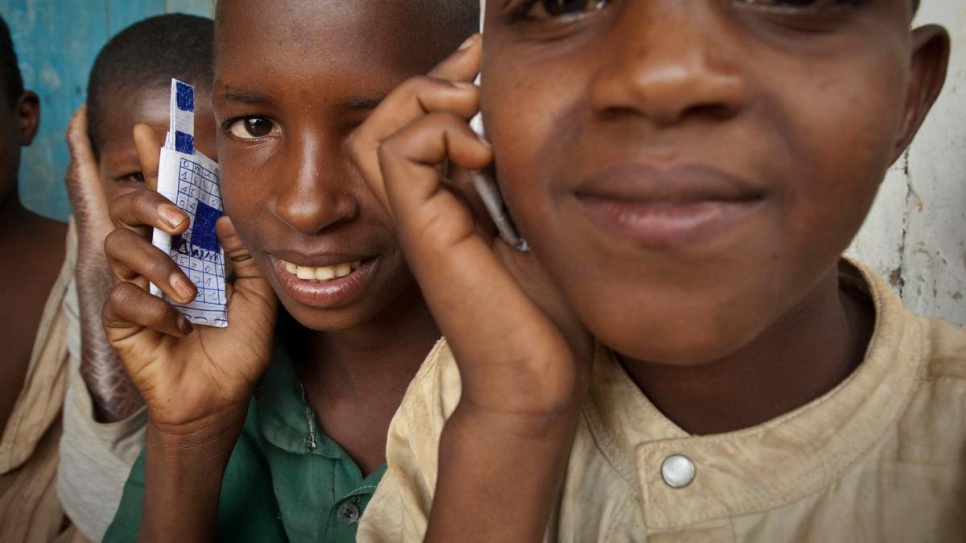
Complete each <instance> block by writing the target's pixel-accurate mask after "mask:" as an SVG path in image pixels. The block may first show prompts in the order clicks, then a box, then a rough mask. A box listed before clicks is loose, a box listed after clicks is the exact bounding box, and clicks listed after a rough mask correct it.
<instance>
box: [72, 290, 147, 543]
mask: <svg viewBox="0 0 966 543" xmlns="http://www.w3.org/2000/svg"><path fill="white" fill-rule="evenodd" d="M77 300H78V298H77V287H76V283H74V282H73V281H71V284H70V287H69V288H68V292H67V296H66V297H65V300H64V309H65V313H66V314H67V317H68V332H67V333H68V350H69V351H70V362H69V367H68V378H67V396H66V398H65V400H64V415H63V417H64V432H63V435H62V437H61V442H60V465H59V469H58V471H57V493H58V495H59V497H60V501H61V503H62V505H63V507H64V511H65V512H66V513H67V515H68V516H69V517H70V519H71V520H72V521H73V522H74V524H75V525H76V526H77V528H78V529H79V530H80V531H81V533H83V534H84V535H85V536H86V537H87V538H89V539H91V540H94V541H99V540H101V539H102V538H103V537H104V532H105V531H106V530H107V526H108V524H110V522H111V519H112V518H114V514H115V512H116V511H117V507H118V504H119V502H120V501H121V493H122V491H123V489H124V482H125V480H126V479H127V477H128V474H129V472H130V471H131V466H132V464H134V461H135V459H136V458H137V456H138V453H139V452H140V451H141V449H142V448H143V447H144V427H145V424H146V423H147V412H146V410H144V409H142V410H141V411H139V412H138V413H136V414H134V415H132V416H131V417H130V418H128V419H125V420H122V421H118V422H114V423H109V424H105V423H99V422H97V421H96V420H95V418H94V406H93V400H92V399H91V396H90V393H89V392H88V391H87V385H86V384H85V382H84V378H83V377H82V376H81V373H80V317H79V312H78V301H77ZM139 510H140V509H139Z"/></svg>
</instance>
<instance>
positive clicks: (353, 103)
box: [343, 95, 386, 109]
mask: <svg viewBox="0 0 966 543" xmlns="http://www.w3.org/2000/svg"><path fill="white" fill-rule="evenodd" d="M385 99H386V96H385V95H381V96H360V97H355V98H349V99H347V100H345V101H344V102H343V107H344V108H345V109H376V108H377V107H379V104H381V103H382V101H383V100H385Z"/></svg>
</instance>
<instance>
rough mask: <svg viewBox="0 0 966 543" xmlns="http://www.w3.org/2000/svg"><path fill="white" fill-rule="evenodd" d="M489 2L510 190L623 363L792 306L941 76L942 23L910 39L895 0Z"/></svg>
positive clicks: (668, 356) (676, 360)
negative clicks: (919, 91)
mask: <svg viewBox="0 0 966 543" xmlns="http://www.w3.org/2000/svg"><path fill="white" fill-rule="evenodd" d="M490 4H491V5H490V6H489V8H488V12H487V20H486V25H487V26H486V41H485V47H486V50H485V56H484V59H485V61H484V70H483V81H484V86H483V95H482V100H483V111H484V119H485V123H486V127H487V132H488V134H489V136H490V138H491V139H492V142H493V144H494V148H495V151H496V156H497V176H498V178H499V179H500V183H501V186H502V188H503V190H504V195H505V197H506V200H507V203H508V206H509V207H510V210H511V212H512V214H513V215H514V217H515V219H516V221H517V224H518V225H519V227H520V229H521V231H522V233H523V235H524V237H525V238H526V239H527V240H528V242H529V243H530V245H531V247H532V248H533V251H534V252H535V253H536V254H537V256H538V257H539V258H540V259H541V260H542V261H543V262H544V263H545V264H546V265H547V267H548V269H549V271H550V273H551V274H552V275H553V277H554V279H555V280H556V281H557V282H558V283H559V285H560V286H561V288H562V290H563V292H564V295H565V296H566V297H567V298H568V300H569V301H570V303H571V304H572V306H573V307H574V308H575V309H576V311H577V312H578V314H579V315H580V317H581V318H582V320H583V321H584V322H585V324H586V325H587V326H588V327H589V328H590V330H591V331H592V332H593V333H594V334H595V335H597V337H599V338H600V339H601V340H602V341H603V342H604V343H605V344H607V345H609V346H611V347H612V348H614V349H615V350H617V351H618V352H620V353H622V354H624V355H625V356H628V357H631V358H636V359H639V360H648V361H652V362H662V363H671V364H697V363H703V362H709V361H713V360H717V359H720V358H722V357H725V356H728V355H730V354H732V353H734V352H735V351H737V350H738V349H740V348H742V347H743V346H745V345H748V344H749V343H750V342H752V341H753V340H754V339H755V338H756V337H759V336H760V335H761V334H762V333H763V332H764V331H765V330H767V329H768V328H769V327H771V326H774V325H775V323H776V322H779V321H780V320H781V319H782V317H784V316H786V315H789V314H790V313H792V312H795V311H800V310H801V308H803V307H806V306H807V305H808V299H809V297H810V296H812V295H813V292H814V291H815V290H816V285H818V284H819V283H820V281H821V279H822V278H824V277H828V275H829V274H830V273H834V268H835V263H836V262H837V259H838V258H839V256H840V255H841V253H842V251H843V250H844V249H845V248H846V246H847V245H848V243H849V242H850V240H851V239H852V237H853V235H854V234H855V232H856V231H857V230H858V228H859V226H860V225H861V223H862V221H863V219H864V217H865V215H866V213H867V211H868V209H869V207H870V206H871V204H872V201H873V199H874V197H875V194H876V191H877V189H878V186H879V183H880V181H881V179H882V178H883V175H884V173H885V171H886V169H887V168H888V166H889V165H890V164H891V163H892V162H893V160H895V159H896V157H897V156H898V155H899V153H900V152H901V150H902V149H903V148H904V147H905V145H906V144H907V143H908V139H909V138H910V137H911V133H912V132H914V130H915V128H916V126H917V121H918V119H919V118H920V117H921V115H924V111H925V109H928V105H929V103H930V102H931V99H932V98H934V94H933V95H932V97H931V98H930V97H929V96H930V93H929V91H927V92H926V93H925V94H924V95H923V96H926V97H927V98H925V99H924V100H922V101H920V100H918V99H913V100H908V97H909V96H910V93H909V91H910V89H911V88H916V83H917V82H922V83H924V85H925V86H930V85H931V87H930V88H933V87H936V84H937V82H936V80H938V85H940V86H941V82H942V73H943V69H944V62H943V57H944V52H945V41H944V40H943V38H942V33H941V32H940V31H939V30H937V29H936V28H932V29H930V30H926V31H924V32H919V33H918V34H917V35H916V38H914V37H913V34H912V33H911V32H910V31H909V24H910V6H909V5H907V4H906V2H905V0H872V1H868V2H844V1H843V2H837V1H834V0H827V1H825V0H816V1H815V2H799V1H784V0H762V1H759V2H738V1H735V2H719V1H711V0H688V1H681V0H649V1H647V2H644V1H636V0H611V1H580V2H568V1H563V0H544V1H540V0H538V1H536V2H532V1H531V2H524V1H519V0H512V1H508V2H498V3H497V2H491V3H490ZM929 37H931V38H932V39H931V40H930V39H926V38H929ZM924 42H927V43H928V44H929V45H928V46H926V47H920V46H921V45H922V44H923V43H924ZM914 51H915V52H917V53H918V54H916V55H913V53H914ZM910 65H913V66H914V67H916V69H914V70H912V71H910ZM930 77H932V80H931V81H932V83H929V81H930V79H929V78H930ZM917 78H918V79H917ZM934 90H937V89H934ZM907 103H911V104H913V105H911V106H908V105H907ZM919 106H922V107H921V108H920V110H917V109H916V108H917V107H919ZM907 120H911V121H912V122H909V123H907V122H906V121H907ZM588 263H593V264H588Z"/></svg>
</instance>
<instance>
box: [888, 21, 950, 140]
mask: <svg viewBox="0 0 966 543" xmlns="http://www.w3.org/2000/svg"><path fill="white" fill-rule="evenodd" d="M912 46H913V52H912V66H911V75H910V78H909V94H908V96H907V97H906V107H905V115H904V116H903V123H902V131H900V132H899V137H898V139H897V140H896V151H895V154H896V157H894V158H898V155H900V154H902V152H903V151H905V149H906V147H908V146H909V144H910V143H911V142H912V138H913V137H914V136H915V135H916V132H918V131H919V127H920V126H921V125H922V121H923V120H924V119H925V118H926V114H927V113H929V110H930V109H931V108H932V105H933V103H935V101H936V98H938V97H939V93H940V92H941V91H942V88H943V83H945V81H946V68H947V66H948V65H949V48H950V45H949V34H948V33H947V32H946V29H945V28H943V27H941V26H939V25H925V26H921V27H919V28H916V29H914V30H913V31H912Z"/></svg>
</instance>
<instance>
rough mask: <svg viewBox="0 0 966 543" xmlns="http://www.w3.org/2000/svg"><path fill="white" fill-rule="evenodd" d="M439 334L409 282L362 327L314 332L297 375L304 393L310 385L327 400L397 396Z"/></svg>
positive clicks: (417, 293)
mask: <svg viewBox="0 0 966 543" xmlns="http://www.w3.org/2000/svg"><path fill="white" fill-rule="evenodd" d="M439 338H440V332H439V328H438V327H437V326H436V322H435V321H434V320H433V317H432V315H431V314H430V312H429V309H428V308H427V307H426V304H425V303H424V302H423V300H422V295H421V293H420V292H419V289H418V287H416V285H415V283H413V285H412V286H410V287H408V288H407V289H406V291H404V292H403V293H401V294H400V295H399V296H398V297H397V298H396V300H394V301H393V303H391V304H390V305H389V306H387V307H386V308H385V309H384V310H383V311H382V313H381V314H380V315H379V316H377V317H376V318H375V319H372V320H370V321H368V322H366V323H365V324H364V325H361V326H359V327H356V328H353V329H350V330H340V331H337V332H313V333H312V334H311V336H310V337H309V338H307V339H308V341H307V342H306V344H305V348H304V349H303V351H302V352H303V355H302V356H301V357H299V358H300V359H301V363H299V365H298V366H299V377H300V379H301V380H302V381H303V384H304V385H305V386H306V392H307V393H310V392H309V389H312V390H313V391H316V393H317V394H319V395H322V396H327V397H330V398H331V397H342V398H346V397H369V398H372V397H383V398H385V397H395V396H397V395H398V399H399V400H401V398H402V394H403V393H404V392H405V390H406V387H407V386H408V385H409V381H410V380H412V377H413V375H415V374H416V371H417V370H418V369H419V366H420V365H421V364H422V362H423V359H425V358H426V355H427V354H428V353H429V351H430V350H431V349H432V347H433V345H434V344H435V343H436V342H437V341H438V340H439ZM310 395H312V394H311V393H310ZM397 404H398V402H397Z"/></svg>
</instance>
